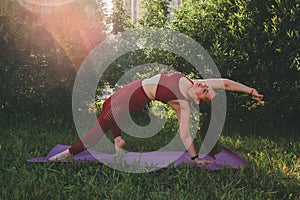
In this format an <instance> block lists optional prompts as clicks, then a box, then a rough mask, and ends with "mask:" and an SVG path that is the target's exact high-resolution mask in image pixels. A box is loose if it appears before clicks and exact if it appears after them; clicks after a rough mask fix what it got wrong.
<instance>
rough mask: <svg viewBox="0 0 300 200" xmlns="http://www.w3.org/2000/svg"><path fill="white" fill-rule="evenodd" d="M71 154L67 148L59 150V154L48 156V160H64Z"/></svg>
mask: <svg viewBox="0 0 300 200" xmlns="http://www.w3.org/2000/svg"><path fill="white" fill-rule="evenodd" d="M70 156H71V153H70V151H69V149H67V150H65V151H63V152H60V153H59V154H56V155H54V156H52V157H50V158H48V161H50V162H54V161H61V160H66V159H68V158H69V157H70Z"/></svg>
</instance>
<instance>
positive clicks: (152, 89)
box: [142, 74, 161, 100]
mask: <svg viewBox="0 0 300 200" xmlns="http://www.w3.org/2000/svg"><path fill="white" fill-rule="evenodd" d="M160 76H161V75H160V74H158V75H156V76H153V77H151V78H147V79H144V80H142V86H143V89H144V91H145V93H146V95H147V97H148V98H149V99H151V100H154V99H155V94H156V89H157V85H158V82H159V79H160Z"/></svg>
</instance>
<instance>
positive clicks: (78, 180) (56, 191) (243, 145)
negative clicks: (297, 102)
mask: <svg viewBox="0 0 300 200" xmlns="http://www.w3.org/2000/svg"><path fill="white" fill-rule="evenodd" d="M2 123H3V124H2V125H1V130H0V131H1V135H0V159H1V162H0V165H1V171H0V179H1V193H0V199H79V198H80V199H128V200H129V199H300V174H299V173H300V158H299V155H300V140H299V137H298V136H297V134H296V133H294V134H287V133H282V132H281V131H280V130H260V131H261V132H259V133H258V132H255V133H251V130H248V131H247V133H245V132H243V133H241V132H239V131H232V132H231V133H230V134H229V133H227V132H226V130H225V133H224V134H223V137H222V139H221V140H222V143H223V144H224V145H225V146H227V147H229V148H231V149H232V150H234V151H236V152H238V153H239V154H240V155H241V156H243V157H244V158H245V159H246V160H247V161H248V163H249V164H248V166H247V167H245V168H243V169H239V170H233V169H223V170H220V171H208V170H205V169H201V168H191V167H188V166H185V165H180V166H178V167H177V168H173V167H171V166H170V167H169V168H167V169H160V170H158V171H154V172H151V173H143V174H130V173H125V172H120V171H116V170H114V169H111V168H109V167H107V166H105V165H102V164H99V163H98V162H93V163H79V162H78V163H26V159H29V158H33V157H40V156H45V155H47V153H48V152H49V151H50V150H51V149H52V148H53V147H54V146H55V145H56V144H58V143H60V144H67V145H71V144H72V143H73V142H75V141H76V140H77V139H78V136H77V134H76V133H75V131H74V127H72V125H71V124H72V122H71V121H69V122H66V121H64V120H62V119H60V118H56V119H55V118H53V119H51V120H49V119H48V120H38V119H32V118H30V119H28V120H26V119H25V120H24V122H22V123H21V122H20V123H15V122H13V120H8V119H7V120H5V122H2ZM298 134H299V133H298ZM127 142H128V143H131V145H132V144H134V143H135V141H127ZM144 145H149V146H151V145H154V144H151V143H149V144H148V143H147V144H144Z"/></svg>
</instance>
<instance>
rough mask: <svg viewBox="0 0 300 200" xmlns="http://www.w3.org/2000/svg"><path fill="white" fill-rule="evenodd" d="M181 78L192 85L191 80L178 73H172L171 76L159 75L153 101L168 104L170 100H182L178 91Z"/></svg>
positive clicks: (182, 97) (181, 95)
mask: <svg viewBox="0 0 300 200" xmlns="http://www.w3.org/2000/svg"><path fill="white" fill-rule="evenodd" d="M182 77H185V78H187V79H188V80H189V81H190V82H191V83H192V84H194V82H193V81H192V80H191V79H189V78H188V77H186V76H185V75H183V74H181V73H179V72H174V73H171V74H161V76H160V79H159V82H158V86H157V89H156V94H155V99H156V100H159V101H162V102H163V103H168V101H171V100H178V99H183V100H184V99H185V97H184V96H183V94H182V93H181V92H180V89H179V80H180V78H182Z"/></svg>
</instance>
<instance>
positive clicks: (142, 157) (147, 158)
mask: <svg viewBox="0 0 300 200" xmlns="http://www.w3.org/2000/svg"><path fill="white" fill-rule="evenodd" d="M68 148H70V146H66V145H61V144H58V145H56V146H55V147H54V148H53V149H52V150H51V151H50V152H49V154H48V155H47V156H46V157H39V158H32V159H29V160H27V162H49V161H48V158H50V157H51V156H53V155H55V154H57V153H60V152H62V151H64V150H66V149H68ZM174 157H178V159H177V160H175V161H172V160H170V159H172V158H174ZM203 158H204V159H206V160H210V161H214V162H215V164H210V165H206V166H204V165H197V166H198V167H205V168H206V169H209V170H220V169H222V168H224V167H227V168H233V169H238V168H240V167H242V166H246V165H247V162H246V161H245V160H244V159H243V158H242V157H241V156H239V155H238V154H236V153H235V152H233V151H231V150H230V149H228V148H226V147H223V149H222V151H221V152H220V153H219V154H217V155H215V158H216V159H215V160H214V159H213V158H211V157H209V156H204V157H203ZM94 160H98V161H99V162H101V163H111V162H116V161H117V162H118V160H119V157H118V156H117V155H115V154H107V153H101V152H96V151H91V150H89V151H84V152H82V153H80V154H77V155H76V156H74V159H73V160H72V161H71V162H76V161H77V162H80V161H89V162H92V161H94ZM122 160H125V161H126V162H127V164H133V163H137V162H138V164H139V165H141V166H151V165H153V166H156V167H158V168H166V167H168V166H169V165H170V163H172V164H173V166H174V167H176V166H178V165H180V164H182V163H187V164H191V166H196V165H195V164H193V162H192V161H191V159H190V155H189V154H188V153H187V152H184V153H183V154H182V152H181V151H154V152H142V153H141V152H126V153H125V154H124V155H122ZM60 162H70V161H67V160H65V161H60Z"/></svg>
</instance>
